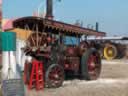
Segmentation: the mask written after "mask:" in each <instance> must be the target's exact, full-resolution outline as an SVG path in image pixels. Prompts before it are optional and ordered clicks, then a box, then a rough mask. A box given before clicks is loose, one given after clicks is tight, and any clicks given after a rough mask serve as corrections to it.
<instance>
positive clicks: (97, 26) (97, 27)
mask: <svg viewBox="0 0 128 96" xmlns="http://www.w3.org/2000/svg"><path fill="white" fill-rule="evenodd" d="M96 31H97V32H98V31H99V23H98V22H96Z"/></svg>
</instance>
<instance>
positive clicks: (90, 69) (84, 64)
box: [81, 48, 101, 80]
mask: <svg viewBox="0 0 128 96" xmlns="http://www.w3.org/2000/svg"><path fill="white" fill-rule="evenodd" d="M100 72H101V57H100V54H99V52H98V51H97V50H96V49H93V48H92V49H88V50H87V51H86V52H85V53H84V54H83V56H82V58H81V75H82V79H84V80H95V79H97V78H98V77H99V75H100Z"/></svg>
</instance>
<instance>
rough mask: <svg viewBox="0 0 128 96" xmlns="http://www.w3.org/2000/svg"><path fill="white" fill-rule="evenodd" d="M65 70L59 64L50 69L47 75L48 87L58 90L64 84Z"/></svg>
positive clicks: (51, 66)
mask: <svg viewBox="0 0 128 96" xmlns="http://www.w3.org/2000/svg"><path fill="white" fill-rule="evenodd" d="M63 81H64V69H63V68H62V67H61V66H60V65H58V64H52V65H50V66H49V67H48V69H47V71H46V74H45V82H46V87H48V88H53V87H54V88H57V87H60V86H61V85H62V84H63Z"/></svg>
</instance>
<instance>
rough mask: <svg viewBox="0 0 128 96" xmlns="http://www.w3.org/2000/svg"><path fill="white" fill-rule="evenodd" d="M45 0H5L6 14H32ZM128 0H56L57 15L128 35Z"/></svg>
mask: <svg viewBox="0 0 128 96" xmlns="http://www.w3.org/2000/svg"><path fill="white" fill-rule="evenodd" d="M42 2H43V3H42ZM40 3H42V5H43V6H42V7H41V8H40V9H41V10H42V11H43V10H45V0H3V17H4V18H17V17H22V16H31V15H32V12H33V11H35V10H37V9H38V6H39V5H40ZM127 10H128V0H61V2H57V0H54V18H55V19H56V20H59V21H63V22H66V23H74V22H75V21H76V20H78V19H79V20H82V21H83V23H84V26H85V27H87V25H88V24H91V25H92V26H95V22H99V29H100V31H104V32H107V34H108V35H123V36H126V35H128V11H127Z"/></svg>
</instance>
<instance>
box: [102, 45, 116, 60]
mask: <svg viewBox="0 0 128 96" xmlns="http://www.w3.org/2000/svg"><path fill="white" fill-rule="evenodd" d="M116 56H117V48H116V46H114V45H111V44H109V45H106V46H105V47H104V58H105V59H107V60H112V59H114V58H116Z"/></svg>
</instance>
